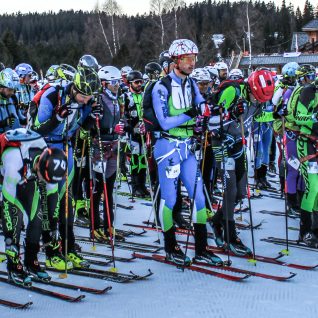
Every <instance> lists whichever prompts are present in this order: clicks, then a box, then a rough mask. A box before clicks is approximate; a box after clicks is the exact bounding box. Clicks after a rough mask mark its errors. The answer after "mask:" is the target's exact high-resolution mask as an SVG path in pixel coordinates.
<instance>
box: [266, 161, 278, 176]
mask: <svg viewBox="0 0 318 318" xmlns="http://www.w3.org/2000/svg"><path fill="white" fill-rule="evenodd" d="M268 171H269V172H270V173H271V174H272V175H276V174H277V170H276V164H275V162H274V161H270V163H269V165H268Z"/></svg>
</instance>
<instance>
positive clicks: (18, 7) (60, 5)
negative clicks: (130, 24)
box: [0, 0, 317, 15]
mask: <svg viewBox="0 0 318 318" xmlns="http://www.w3.org/2000/svg"><path fill="white" fill-rule="evenodd" d="M202 1H203V0H185V2H186V3H187V4H190V3H193V2H202ZM281 1H282V0H275V3H277V4H280V3H281ZM316 1H317V0H311V3H312V4H313V5H314V4H315V3H316ZM96 2H97V1H96V0H53V1H45V0H36V1H34V0H29V1H26V0H1V3H0V13H12V12H18V11H21V12H22V13H27V12H35V11H37V12H43V11H49V10H52V11H59V10H60V9H62V10H68V9H74V10H83V11H90V10H93V8H94V6H95V4H96ZM103 2H104V1H103V0H99V3H103ZM117 2H118V4H119V5H120V6H121V8H122V9H123V11H124V13H126V14H129V15H134V14H137V13H144V12H148V11H149V2H150V0H117ZM265 2H268V0H265ZM289 2H291V3H293V4H294V6H295V7H297V6H300V9H301V10H302V11H303V7H304V3H305V0H290V1H289V0H286V3H289Z"/></svg>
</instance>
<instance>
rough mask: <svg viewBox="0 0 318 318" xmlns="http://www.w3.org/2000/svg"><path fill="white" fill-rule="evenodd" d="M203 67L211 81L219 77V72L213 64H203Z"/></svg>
mask: <svg viewBox="0 0 318 318" xmlns="http://www.w3.org/2000/svg"><path fill="white" fill-rule="evenodd" d="M204 69H205V70H207V71H208V72H209V73H210V77H211V80H212V81H213V82H215V81H216V80H217V79H218V78H219V72H218V70H217V69H216V68H215V67H214V66H211V65H208V66H205V67H204Z"/></svg>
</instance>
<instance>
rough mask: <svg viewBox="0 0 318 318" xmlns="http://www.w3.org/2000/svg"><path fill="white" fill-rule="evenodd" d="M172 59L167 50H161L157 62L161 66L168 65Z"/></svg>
mask: <svg viewBox="0 0 318 318" xmlns="http://www.w3.org/2000/svg"><path fill="white" fill-rule="evenodd" d="M172 62H173V60H172V58H171V57H170V55H169V51H168V50H167V51H163V52H161V53H160V55H159V64H160V65H161V67H162V68H166V67H169V65H170V63H172Z"/></svg>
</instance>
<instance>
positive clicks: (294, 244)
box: [261, 237, 318, 252]
mask: <svg viewBox="0 0 318 318" xmlns="http://www.w3.org/2000/svg"><path fill="white" fill-rule="evenodd" d="M261 241H263V242H267V243H273V244H276V245H286V239H283V238H278V237H268V238H264V239H261ZM288 245H289V246H292V247H295V248H300V249H303V250H307V251H312V252H318V247H317V248H316V247H310V246H308V245H306V244H305V243H304V242H301V241H298V240H288Z"/></svg>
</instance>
